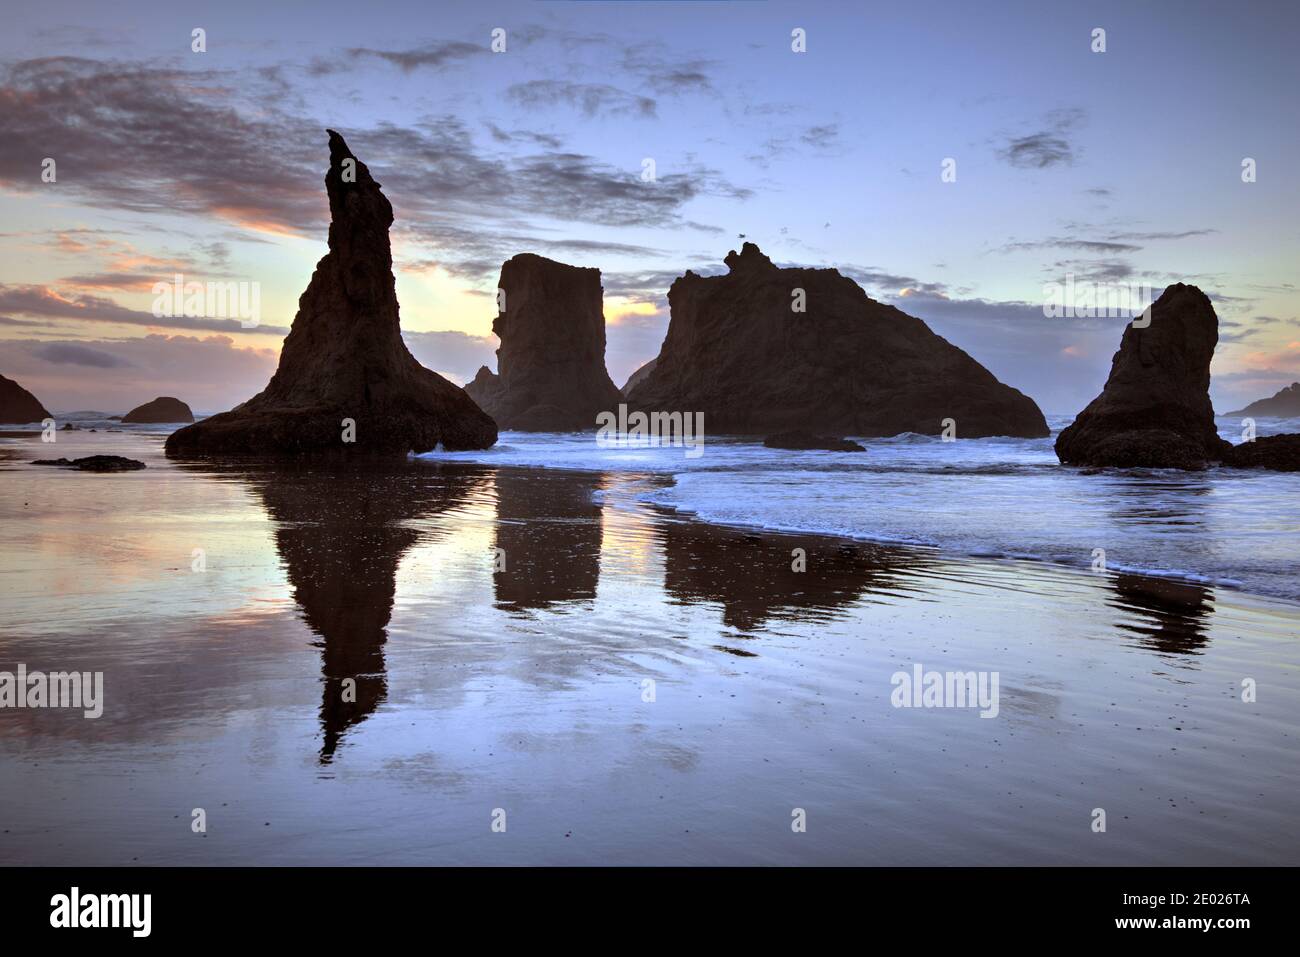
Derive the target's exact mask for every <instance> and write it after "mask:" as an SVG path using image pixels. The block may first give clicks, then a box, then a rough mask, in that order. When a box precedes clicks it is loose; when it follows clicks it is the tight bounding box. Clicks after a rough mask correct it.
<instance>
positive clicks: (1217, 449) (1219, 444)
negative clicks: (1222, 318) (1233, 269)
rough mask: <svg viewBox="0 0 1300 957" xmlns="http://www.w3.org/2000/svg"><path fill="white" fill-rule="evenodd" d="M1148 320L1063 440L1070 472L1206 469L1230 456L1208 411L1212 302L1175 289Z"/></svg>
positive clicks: (1128, 334) (1060, 450)
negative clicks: (1085, 468) (1081, 468)
mask: <svg viewBox="0 0 1300 957" xmlns="http://www.w3.org/2000/svg"><path fill="white" fill-rule="evenodd" d="M1149 315H1150V324H1149V325H1148V326H1146V327H1145V328H1139V327H1136V326H1134V325H1133V324H1132V323H1129V325H1127V326H1126V327H1125V329H1124V337H1123V339H1121V340H1120V346H1119V351H1118V352H1116V353H1115V357H1114V359H1112V360H1111V367H1110V377H1109V378H1108V379H1107V380H1106V385H1105V387H1104V388H1103V389H1102V391H1101V395H1099V396H1097V398H1095V399H1093V400H1092V402H1090V403H1089V404H1088V407H1087V408H1086V409H1084V410H1083V411H1082V412H1080V413H1079V415H1078V417H1077V418H1076V419H1075V420H1074V422H1073V423H1072V424H1071V425H1069V426H1067V427H1066V428H1065V429H1062V430H1061V434H1060V435H1058V436H1057V438H1056V454H1057V457H1058V458H1060V460H1061V461H1062V462H1064V463H1066V464H1067V465H1092V466H1116V467H1122V468H1133V467H1140V468H1179V469H1200V468H1204V467H1205V466H1206V464H1207V463H1208V462H1211V461H1216V460H1218V459H1221V458H1223V457H1224V456H1225V454H1227V453H1228V451H1229V450H1230V449H1231V446H1230V445H1229V444H1228V443H1227V442H1225V441H1223V440H1222V439H1221V438H1219V434H1218V431H1217V429H1216V428H1215V425H1214V408H1213V407H1212V406H1211V404H1210V360H1211V359H1212V358H1214V347H1215V345H1216V344H1217V343H1218V341H1219V320H1218V317H1217V316H1216V315H1215V314H1214V307H1213V306H1212V305H1211V304H1210V300H1209V297H1208V296H1206V295H1205V293H1203V292H1201V290H1199V289H1197V288H1196V287H1195V286H1187V285H1184V284H1183V283H1175V284H1174V285H1172V286H1170V287H1169V288H1168V289H1166V290H1165V291H1164V292H1163V293H1162V294H1161V296H1160V298H1159V299H1157V300H1156V301H1155V303H1153V304H1152V306H1151V311H1150V314H1149Z"/></svg>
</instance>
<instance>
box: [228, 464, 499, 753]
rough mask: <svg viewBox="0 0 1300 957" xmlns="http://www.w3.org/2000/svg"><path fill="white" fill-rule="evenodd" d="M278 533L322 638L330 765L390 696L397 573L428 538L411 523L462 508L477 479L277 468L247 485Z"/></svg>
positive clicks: (311, 623) (420, 472)
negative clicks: (387, 658)
mask: <svg viewBox="0 0 1300 957" xmlns="http://www.w3.org/2000/svg"><path fill="white" fill-rule="evenodd" d="M245 478H246V479H247V481H248V483H249V486H250V487H251V488H252V489H254V490H255V491H256V492H257V493H258V495H259V496H260V497H261V499H262V503H263V504H264V505H265V507H266V511H267V514H268V515H269V516H270V518H271V520H272V522H273V523H274V525H275V545H276V549H277V550H278V551H279V553H280V558H281V560H282V561H283V563H284V567H285V571H286V573H287V574H288V577H289V583H290V585H291V586H292V587H293V597H294V600H295V601H296V602H297V603H298V605H299V607H300V608H301V609H302V618H303V621H304V622H305V623H306V624H307V626H308V627H309V628H311V630H312V631H313V632H314V633H315V634H316V635H318V636H319V637H320V639H321V640H320V642H319V646H320V648H321V657H322V666H321V672H322V674H323V676H324V687H323V689H322V692H321V708H320V721H321V728H322V732H323V735H324V743H323V745H322V747H321V751H320V759H321V762H322V763H328V762H329V761H330V760H331V758H332V757H333V755H334V751H335V749H336V748H337V747H338V744H339V740H340V739H341V738H342V736H343V734H344V733H345V732H346V731H347V730H348V729H349V728H350V727H352V726H353V725H356V724H358V723H360V722H362V721H364V720H365V719H366V718H367V717H369V715H370V714H371V713H373V712H374V710H375V708H377V707H378V706H379V704H380V702H382V701H383V699H384V695H385V693H386V691H387V678H386V674H385V663H384V643H385V642H386V640H387V628H388V623H389V619H390V618H391V616H392V613H393V597H394V593H395V591H396V576H397V566H398V563H399V562H400V561H401V559H402V556H403V555H404V554H405V553H406V551H407V550H408V549H409V548H410V547H411V546H412V545H414V544H416V542H417V541H420V540H421V539H423V538H425V537H427V536H428V535H429V534H430V533H429V532H428V531H427V530H425V529H421V528H416V527H414V526H413V524H412V523H414V522H416V521H417V520H419V519H423V518H426V517H428V516H430V515H432V514H435V513H437V512H442V511H445V510H447V509H450V508H454V507H456V506H457V505H458V504H460V503H461V502H462V501H463V500H464V498H465V496H466V494H467V493H468V492H469V490H470V489H471V488H472V486H473V484H474V483H475V481H477V479H476V477H475V476H474V475H473V474H467V473H464V472H440V471H435V470H433V469H429V468H424V467H420V466H410V467H400V466H399V467H391V468H379V467H375V468H368V469H364V470H358V469H357V468H356V467H355V466H350V467H349V468H348V469H347V470H343V469H338V470H326V469H320V468H316V469H307V468H303V469H299V470H284V469H277V470H275V471H273V472H260V471H259V472H254V473H250V474H248V475H247V476H245Z"/></svg>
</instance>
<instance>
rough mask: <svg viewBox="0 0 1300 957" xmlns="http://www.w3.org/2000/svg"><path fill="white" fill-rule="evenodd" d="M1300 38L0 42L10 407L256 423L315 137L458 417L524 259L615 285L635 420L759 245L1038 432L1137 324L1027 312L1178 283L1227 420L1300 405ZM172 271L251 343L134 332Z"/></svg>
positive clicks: (220, 33) (612, 31)
mask: <svg viewBox="0 0 1300 957" xmlns="http://www.w3.org/2000/svg"><path fill="white" fill-rule="evenodd" d="M196 28H201V29H202V30H203V31H204V32H205V40H206V50H205V51H203V52H196V51H195V50H194V49H193V31H194V30H195V29H196ZM497 29H500V30H504V31H505V33H504V38H505V49H504V51H502V52H494V51H493V49H492V44H493V31H494V30H497ZM1097 29H1102V30H1104V31H1105V50H1104V52H1096V51H1094V49H1093V47H1094V46H1095V45H1096V40H1095V39H1094V31H1095V30H1097ZM1297 29H1300V5H1295V4H1290V3H1282V2H1276V3H1252V2H1233V3H1208V2H1189V0H1180V2H1173V0H1170V2H1138V3H1134V2H1131V0H1128V2H1121V3H1106V2H1089V3H1087V4H1066V3H1047V4H1043V3H999V2H993V3H988V4H969V3H957V2H949V3H927V2H909V3H906V4H889V5H885V4H877V3H869V2H844V3H838V2H801V3H784V2H757V0H756V2H743V0H741V2H716V3H714V2H700V3H683V2H566V0H550V2H545V0H544V2H518V3H501V2H493V0H476V2H472V3H432V2H428V0H420V2H413V0H392V2H389V0H372V2H368V3H364V4H358V3H352V2H333V0H312V2H306V0H278V2H275V3H266V2H261V3H255V4H254V3H248V2H245V0H227V2H224V3H221V4H202V3H186V2H176V0H167V2H123V3H111V4H107V3H103V2H101V0H84V2H63V0H43V2H41V3H23V4H19V5H16V6H11V7H10V9H9V10H7V12H6V29H5V31H4V32H3V35H0V373H3V374H4V375H7V376H9V377H10V378H13V379H16V380H17V381H19V382H20V383H21V384H22V385H24V386H25V387H27V388H28V389H29V390H31V391H32V392H33V393H34V394H36V396H37V397H38V398H39V399H40V400H41V401H43V402H44V404H45V405H46V406H47V407H48V408H50V409H52V410H54V411H56V412H58V411H74V410H79V409H97V410H103V411H110V412H113V411H116V412H121V411H125V410H127V409H129V408H131V407H132V406H134V405H137V404H139V403H141V402H144V401H147V400H148V399H152V398H153V397H154V396H156V395H175V396H178V397H180V398H182V399H183V400H185V401H187V402H188V403H189V404H190V405H191V406H192V407H193V408H194V410H195V411H196V412H199V413H212V412H218V411H222V410H224V409H227V408H229V407H231V406H233V405H235V404H237V403H239V402H241V401H243V400H244V399H246V398H248V397H250V396H251V395H253V394H254V393H256V392H258V391H260V390H261V388H262V387H263V386H264V385H265V383H266V381H267V380H268V379H269V378H270V375H271V373H272V372H273V371H274V368H275V364H276V360H277V356H278V353H279V346H280V342H281V340H282V338H283V336H284V335H285V333H286V332H287V331H288V328H289V326H290V324H291V323H292V321H293V317H294V313H295V311H296V308H297V299H298V296H299V295H301V293H302V292H303V291H304V290H305V289H306V287H307V283H308V281H309V279H310V277H311V273H312V270H313V268H314V266H315V263H316V261H317V260H318V259H319V258H320V257H321V256H322V255H324V253H325V250H326V246H325V237H326V227H327V225H328V205H327V201H326V196H325V191H324V184H323V177H324V173H325V170H326V168H327V165H328V151H327V146H326V134H325V129H326V128H327V127H328V128H333V129H337V130H339V131H340V132H341V133H342V134H343V135H344V136H345V137H346V138H347V141H348V143H349V146H350V147H351V148H352V150H353V152H354V153H355V154H356V155H357V156H358V157H360V158H361V159H362V160H363V161H365V163H366V164H367V165H368V166H369V168H370V170H371V172H372V173H373V175H374V176H375V178H376V179H377V180H378V181H379V182H380V183H382V184H383V187H384V191H385V193H386V195H387V196H388V197H389V199H390V200H391V201H392V204H393V207H394V211H395V216H396V220H395V222H394V225H393V231H392V239H393V246H394V261H395V271H396V274H397V290H398V297H399V300H400V302H401V309H402V328H403V332H404V335H405V337H406V339H407V342H408V344H409V346H410V348H411V350H412V352H413V353H414V355H415V356H416V357H417V358H418V359H419V360H420V361H421V362H422V363H424V364H425V365H426V366H428V367H429V368H432V369H435V370H437V371H438V372H440V373H442V374H443V375H445V376H447V377H448V378H450V379H452V380H453V381H455V382H458V383H463V382H465V381H468V380H469V379H470V378H472V377H473V375H474V373H475V371H476V370H477V369H478V367H479V366H480V365H484V364H486V365H488V366H489V367H490V368H495V355H494V349H495V348H496V345H497V342H496V340H495V338H494V337H493V336H492V332H491V323H492V318H493V315H494V312H495V301H494V299H493V295H494V293H495V289H496V282H497V277H498V275H499V272H500V267H501V263H502V262H503V261H504V260H505V259H507V258H509V257H510V256H512V255H515V254H516V253H520V252H536V253H539V254H541V255H544V256H549V257H551V258H553V259H558V260H560V261H563V262H568V263H572V264H575V265H580V266H595V267H598V268H599V269H601V270H602V281H603V284H604V290H605V318H606V322H607V336H608V346H607V354H606V360H607V364H608V366H609V370H610V374H611V376H612V377H613V378H614V381H615V382H616V383H618V384H622V383H623V382H624V381H625V380H626V378H627V377H628V376H629V375H630V374H631V373H632V372H633V371H634V370H635V369H636V368H637V367H638V366H639V365H641V363H643V362H645V361H646V360H648V359H650V358H652V357H653V356H655V355H656V354H657V353H658V350H659V345H660V343H661V342H662V340H663V336H664V332H665V330H666V329H667V325H668V306H667V300H666V293H667V290H668V287H669V286H670V285H671V283H672V281H673V279H674V278H676V277H677V276H680V275H681V274H682V273H683V272H685V271H686V270H687V269H692V270H694V271H695V272H697V273H705V274H707V273H719V272H724V271H725V267H724V266H723V265H722V260H723V257H724V256H725V255H726V254H727V252H728V251H729V250H731V249H737V248H739V246H740V244H741V243H742V242H744V241H745V240H748V241H751V242H756V243H757V244H758V245H759V246H760V247H761V248H762V250H763V251H764V252H765V253H766V254H767V255H768V256H769V257H771V258H772V259H773V260H774V261H775V262H777V263H778V264H782V265H796V264H797V265H812V266H832V267H835V268H838V269H840V270H841V271H842V272H844V273H845V274H846V275H848V276H850V277H852V278H854V279H855V280H856V281H858V282H859V283H860V284H861V285H862V286H863V287H864V288H865V289H866V290H867V292H868V294H870V295H871V296H872V297H873V298H876V299H878V300H880V301H883V302H888V303H891V304H893V305H896V306H898V307H899V308H900V309H902V310H904V311H905V312H908V313H911V314H912V315H916V316H919V317H921V318H922V319H924V320H926V321H927V322H928V323H929V324H930V325H931V327H932V328H934V329H935V331H936V332H938V333H939V334H940V335H942V336H944V337H945V338H947V339H949V340H950V341H951V342H953V343H955V344H956V345H958V346H960V347H961V348H963V349H965V350H966V351H967V352H969V353H970V354H971V355H972V356H974V357H975V358H976V359H977V360H979V361H980V362H981V363H983V364H984V365H985V366H987V367H988V368H989V369H990V370H991V371H993V373H994V374H995V375H997V376H998V377H999V378H1000V379H1001V380H1002V381H1004V382H1006V383H1008V384H1010V385H1013V386H1015V387H1017V388H1019V389H1021V390H1022V391H1024V392H1025V393H1027V394H1028V395H1030V396H1032V397H1033V398H1034V399H1036V400H1037V401H1038V403H1039V405H1040V406H1041V407H1042V408H1043V410H1044V411H1045V412H1047V413H1049V414H1052V413H1061V414H1072V413H1075V412H1077V411H1079V410H1080V409H1081V408H1082V407H1083V406H1084V405H1086V404H1087V402H1088V401H1089V400H1091V399H1092V398H1093V396H1095V395H1096V394H1097V392H1098V391H1100V388H1101V386H1102V384H1103V383H1104V382H1105V378H1106V374H1107V372H1108V370H1109V366H1110V360H1111V356H1112V355H1113V353H1114V351H1115V349H1116V348H1117V347H1118V343H1119V337H1120V334H1121V332H1122V327H1123V324H1124V322H1125V320H1124V319H1123V318H1089V317H1048V316H1045V315H1044V310H1043V304H1044V301H1045V298H1047V295H1048V294H1047V292H1046V288H1047V286H1048V284H1051V283H1064V282H1065V281H1066V278H1067V276H1073V277H1074V281H1075V282H1076V283H1109V284H1123V285H1124V286H1125V287H1127V286H1128V285H1129V284H1134V285H1148V286H1150V287H1152V288H1153V290H1154V292H1155V294H1156V295H1158V294H1159V291H1160V290H1161V289H1163V288H1164V286H1165V285H1167V284H1169V283H1171V282H1178V281H1183V282H1190V283H1194V284H1196V285H1198V286H1200V287H1201V288H1202V289H1203V290H1204V291H1205V292H1206V293H1207V294H1208V295H1209V296H1210V297H1211V299H1212V300H1213V301H1214V304H1215V308H1216V310H1217V312H1218V315H1219V318H1220V342H1219V348H1218V352H1217V353H1216V356H1215V361H1214V365H1213V367H1212V372H1213V379H1212V385H1211V394H1212V397H1213V398H1214V401H1215V407H1216V409H1218V410H1219V411H1228V410H1231V409H1236V408H1239V407H1241V406H1243V405H1245V404H1247V403H1248V402H1250V401H1252V400H1254V399H1257V398H1261V397H1263V396H1266V395H1271V394H1273V393H1274V392H1276V391H1277V390H1278V389H1280V388H1282V387H1284V386H1286V385H1288V384H1290V383H1291V382H1293V381H1296V380H1298V379H1300V290H1297V286H1296V283H1297V264H1298V263H1300V215H1297V214H1298V213H1300V188H1298V187H1297V177H1296V173H1295V170H1296V169H1297V160H1298V159H1300V124H1298V123H1297V122H1296V113H1297V107H1296V102H1295V91H1296V90H1297V89H1300V64H1298V63H1297V58H1296V57H1295V55H1294V50H1293V43H1294V37H1295V36H1296V33H1297ZM795 30H802V31H803V36H804V37H805V44H804V45H805V52H795V50H793V49H792V45H793V44H794V41H793V40H792V31H795ZM498 45H499V44H498ZM47 159H53V160H54V162H55V165H54V172H55V176H54V181H53V182H47V181H46V177H43V175H42V174H43V171H44V170H46V168H47V164H46V162H45V161H46V160H47ZM1248 159H1249V160H1253V167H1254V171H1255V176H1254V181H1253V182H1245V181H1243V162H1244V161H1246V160H1248ZM647 160H653V163H654V172H655V176H654V179H653V181H646V179H645V178H644V176H643V172H644V170H645V168H646V161H647ZM948 160H952V161H954V162H953V163H949V164H946V161H948ZM945 164H946V165H945ZM945 170H955V178H954V177H953V176H951V175H949V176H945V175H944V173H945ZM742 237H743V238H742ZM177 273H180V274H182V275H183V276H184V277H185V278H186V280H187V281H200V282H206V281H217V282H242V283H250V284H252V283H256V284H257V288H258V290H259V295H260V323H259V325H257V326H256V327H253V328H246V327H245V326H244V325H242V324H241V323H240V322H239V321H238V320H237V319H229V318H220V317H213V316H204V317H191V318H186V317H184V316H178V317H175V318H166V319H160V318H158V317H157V316H155V315H154V313H153V310H152V304H153V302H154V298H155V297H154V295H153V292H152V290H153V287H154V284H155V283H158V282H171V281H172V277H173V276H174V275H176V274H177Z"/></svg>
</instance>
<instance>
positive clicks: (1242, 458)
mask: <svg viewBox="0 0 1300 957" xmlns="http://www.w3.org/2000/svg"><path fill="white" fill-rule="evenodd" d="M1223 462H1224V464H1225V465H1232V466H1235V467H1236V468H1241V469H1273V470H1275V471H1278V472H1300V435H1297V434H1296V433H1294V432H1288V433H1286V434H1285V435H1269V436H1264V437H1263V438H1257V439H1255V440H1254V441H1253V442H1242V443H1241V444H1240V445H1234V446H1232V447H1231V448H1230V449H1228V451H1227V452H1225V453H1224V456H1223Z"/></svg>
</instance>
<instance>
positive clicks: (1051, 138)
mask: <svg viewBox="0 0 1300 957" xmlns="http://www.w3.org/2000/svg"><path fill="white" fill-rule="evenodd" d="M998 155H999V156H1001V157H1002V158H1003V159H1004V160H1006V161H1007V162H1008V163H1010V164H1011V165H1012V166H1016V167H1019V168H1020V169H1046V168H1047V167H1049V166H1058V165H1061V164H1065V165H1067V166H1068V165H1069V164H1071V163H1073V162H1074V151H1073V150H1072V149H1071V148H1070V144H1069V143H1068V142H1066V141H1065V140H1063V139H1062V138H1061V137H1059V136H1055V135H1053V134H1051V133H1031V134H1030V135H1029V136H1019V137H1015V138H1013V139H1012V140H1011V141H1010V142H1009V143H1007V145H1006V146H1005V147H1003V149H1002V150H1001V151H999V153H998Z"/></svg>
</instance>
